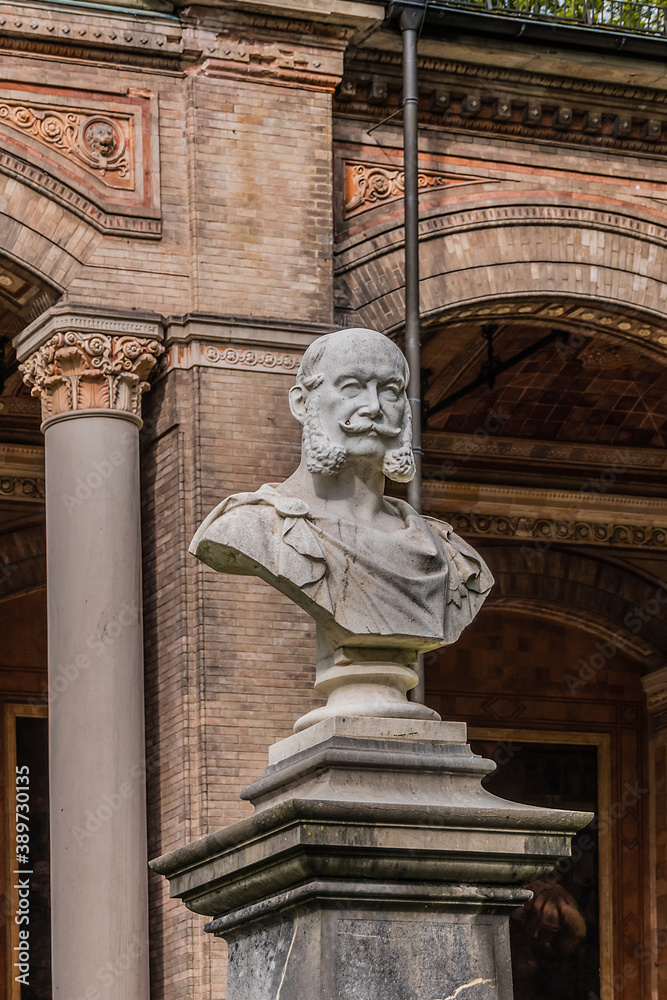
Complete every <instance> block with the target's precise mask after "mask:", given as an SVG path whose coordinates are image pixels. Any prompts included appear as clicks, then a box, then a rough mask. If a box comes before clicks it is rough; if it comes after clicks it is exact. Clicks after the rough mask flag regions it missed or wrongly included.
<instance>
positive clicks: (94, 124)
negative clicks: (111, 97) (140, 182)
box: [0, 100, 134, 189]
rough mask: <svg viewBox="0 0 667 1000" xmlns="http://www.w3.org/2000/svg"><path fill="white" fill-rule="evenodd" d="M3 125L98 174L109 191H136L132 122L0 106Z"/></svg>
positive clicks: (40, 108) (64, 111)
mask: <svg viewBox="0 0 667 1000" xmlns="http://www.w3.org/2000/svg"><path fill="white" fill-rule="evenodd" d="M0 122H4V124H5V125H8V126H10V127H11V128H13V129H16V130H18V131H20V132H23V133H25V134H26V135H30V136H31V137H32V138H33V139H36V140H37V141H38V142H40V143H43V144H44V145H45V146H48V147H49V148H51V149H55V150H56V151H57V152H59V153H61V154H62V155H64V156H67V157H69V158H70V159H73V160H75V161H76V162H77V163H78V164H79V165H80V166H83V167H84V168H85V169H87V170H90V171H94V172H95V174H96V175H98V176H99V177H100V178H101V179H102V180H103V181H104V183H105V184H107V185H108V186H109V187H123V188H129V189H132V188H133V187H134V179H133V173H134V171H133V162H132V156H133V147H134V143H133V134H132V121H131V118H130V117H129V116H128V117H122V116H117V115H114V116H112V115H108V114H99V113H91V112H87V111H83V110H81V111H79V110H77V111H70V110H69V109H67V108H52V107H43V106H41V105H33V106H30V105H28V104H25V103H20V102H16V101H7V100H5V101H2V102H0Z"/></svg>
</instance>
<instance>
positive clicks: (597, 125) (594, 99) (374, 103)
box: [334, 51, 667, 155]
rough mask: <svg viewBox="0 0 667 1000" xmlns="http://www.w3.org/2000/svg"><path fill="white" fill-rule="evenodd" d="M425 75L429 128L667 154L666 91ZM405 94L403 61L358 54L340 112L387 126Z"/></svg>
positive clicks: (495, 72) (443, 71) (496, 76)
mask: <svg viewBox="0 0 667 1000" xmlns="http://www.w3.org/2000/svg"><path fill="white" fill-rule="evenodd" d="M420 69H421V72H420V81H421V83H420V95H419V118H420V122H422V123H423V124H425V125H433V126H436V127H439V128H446V129H450V130H456V131H463V132H469V131H473V132H481V133H493V134H497V135H500V136H504V137H511V138H516V139H523V140H528V141H535V140H538V141H543V142H544V141H546V142H549V143H552V144H565V145H583V146H592V147H597V148H601V149H606V148H613V149H614V150H615V151H617V152H619V153H644V154H648V155H656V153H664V152H665V151H666V150H667V123H666V122H665V121H663V120H662V119H661V118H658V117H655V116H656V113H657V114H658V115H660V113H662V114H663V117H664V114H665V109H664V105H665V104H666V103H667V94H666V93H665V92H662V91H657V90H652V89H650V88H642V87H623V86H619V85H615V84H607V85H605V84H601V83H596V82H594V81H589V80H576V79H567V78H563V77H562V76H547V75H543V74H535V73H526V72H524V71H520V70H508V69H501V68H500V67H498V66H493V65H491V66H489V65H477V64H472V63H462V62H452V61H447V60H438V59H428V58H425V59H421V60H420ZM400 89H401V80H400V57H399V56H397V55H396V54H395V53H388V52H372V53H370V52H368V51H366V52H365V53H355V56H354V59H353V60H350V63H349V65H348V67H347V69H346V73H345V76H344V78H343V81H342V83H341V85H340V88H339V90H338V92H337V95H336V100H335V105H334V107H335V110H336V112H337V113H338V114H341V115H346V116H361V117H364V118H365V119H368V118H371V119H378V120H382V119H384V118H386V117H388V116H389V115H390V114H391V113H393V112H394V111H395V110H396V109H397V108H398V107H400ZM633 104H634V108H633V107H632V105H633ZM647 109H651V110H650V111H649V110H647Z"/></svg>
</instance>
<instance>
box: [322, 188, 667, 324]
mask: <svg viewBox="0 0 667 1000" xmlns="http://www.w3.org/2000/svg"><path fill="white" fill-rule="evenodd" d="M403 271H404V265H403V242H402V230H401V229H399V228H397V227H395V226H394V227H392V229H391V230H385V231H383V232H375V231H373V230H372V229H369V230H368V231H367V232H366V234H365V237H364V239H362V240H357V241H355V242H354V244H348V245H347V246H345V247H343V248H341V252H340V253H339V255H338V260H337V275H336V284H337V303H338V307H339V309H340V318H341V319H342V320H344V321H345V322H348V323H352V322H353V323H354V324H355V325H356V324H359V325H364V326H370V327H374V328H377V329H380V330H383V331H385V332H387V333H391V332H393V331H397V330H399V329H401V327H402V325H403V322H404V287H403ZM420 274H421V282H420V288H421V305H422V314H423V315H424V317H426V318H429V317H435V316H441V315H443V314H444V313H446V312H447V311H449V310H458V309H461V308H462V307H463V306H466V305H470V304H473V303H478V302H482V301H489V300H498V299H502V298H507V297H510V298H514V299H516V298H522V297H523V298H530V297H533V296H545V295H550V296H553V297H559V296H563V297H567V298H571V299H578V300H581V301H584V302H589V303H606V304H608V305H611V306H612V307H614V308H616V309H617V310H619V311H621V312H622V311H624V310H626V309H632V310H634V311H637V312H641V313H643V314H645V315H646V316H650V317H652V319H653V321H654V322H655V321H657V322H662V323H664V325H665V328H667V309H666V308H665V301H666V292H667V288H666V282H665V278H664V275H665V274H667V229H665V228H664V227H662V226H661V225H657V224H656V223H655V221H652V220H651V219H650V218H641V217H640V218H635V217H630V216H624V215H622V214H620V213H619V212H611V211H600V210H593V209H591V208H590V207H583V206H582V207H577V206H575V205H572V204H569V205H564V206H560V205H554V204H553V203H552V204H514V205H504V206H496V207H494V206H491V207H486V208H484V209H479V208H478V209H474V210H470V211H465V212H460V213H458V214H457V213H448V214H445V213H442V214H439V215H434V216H431V217H430V218H422V221H421V223H420Z"/></svg>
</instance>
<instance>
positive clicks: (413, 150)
mask: <svg viewBox="0 0 667 1000" xmlns="http://www.w3.org/2000/svg"><path fill="white" fill-rule="evenodd" d="M422 17H423V10H415V9H405V10H403V12H402V14H401V21H400V25H401V34H402V38H403V169H404V176H405V188H404V206H405V209H404V212H405V355H406V357H407V359H408V364H409V366H410V382H409V384H408V399H409V401H410V409H411V411H412V447H413V450H414V454H415V467H416V472H415V477H414V479H413V480H412V482H410V483H408V503H410V504H412V506H413V507H414V508H415V510H416V511H418V512H421V508H422V449H421V419H422V418H421V338H420V329H419V177H418V170H419V147H418V129H419V121H418V111H419V97H418V92H417V39H418V32H419V27H420V25H421V22H422ZM417 674H418V676H419V684H418V685H417V687H416V688H414V689H413V691H412V693H411V697H412V700H413V701H417V702H423V701H424V663H423V657H422V656H420V657H419V665H418V668H417Z"/></svg>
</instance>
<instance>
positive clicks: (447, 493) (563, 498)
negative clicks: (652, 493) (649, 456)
mask: <svg viewBox="0 0 667 1000" xmlns="http://www.w3.org/2000/svg"><path fill="white" fill-rule="evenodd" d="M630 455H631V453H630V449H627V450H625V451H621V450H619V451H618V452H617V453H616V456H617V458H616V461H617V462H619V463H620V465H621V466H622V468H624V469H630V468H632V466H633V464H634V463H633V462H632V459H631V457H630ZM614 464H615V463H614ZM616 468H617V469H618V467H616ZM598 482H599V480H598ZM423 486H424V494H425V495H426V496H428V497H429V500H430V503H431V504H432V505H433V504H435V505H436V507H437V509H438V510H441V511H444V510H458V511H459V512H461V513H469V512H471V511H472V512H474V513H476V514H483V515H487V514H492V515H495V514H499V515H502V516H505V515H508V514H511V515H516V516H518V517H524V516H525V517H533V516H534V517H537V518H539V517H542V516H544V517H547V518H553V519H554V521H555V522H556V523H562V522H565V521H575V520H578V519H581V520H583V521H594V522H600V523H604V524H611V523H613V522H614V521H617V520H618V519H619V518H620V519H621V520H622V521H623V522H624V523H628V524H632V525H634V526H636V527H642V528H645V527H646V526H651V527H657V528H660V529H663V528H664V529H665V530H667V499H663V498H662V497H659V498H658V497H646V496H627V495H625V494H619V493H612V492H611V491H609V492H606V491H602V492H600V491H599V490H596V489H581V490H561V489H538V488H535V487H533V486H497V485H492V484H486V483H484V484H479V483H464V482H437V481H433V480H429V479H426V480H424V484H423Z"/></svg>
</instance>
